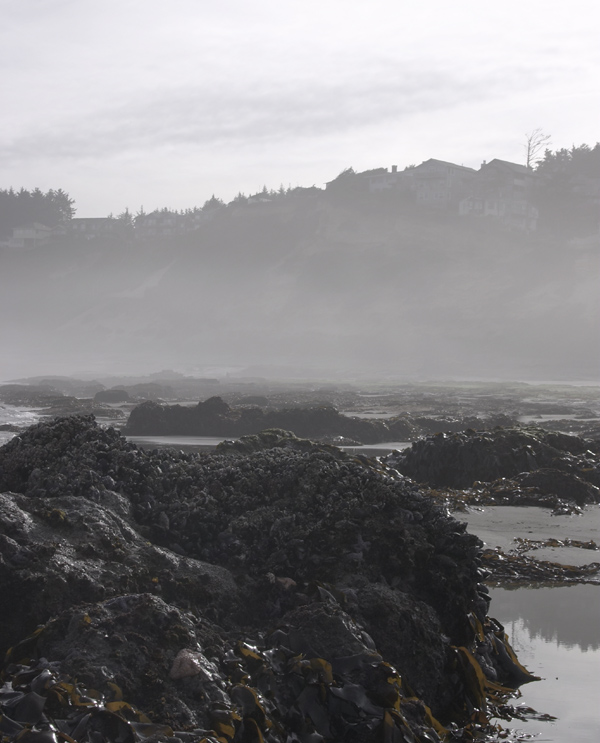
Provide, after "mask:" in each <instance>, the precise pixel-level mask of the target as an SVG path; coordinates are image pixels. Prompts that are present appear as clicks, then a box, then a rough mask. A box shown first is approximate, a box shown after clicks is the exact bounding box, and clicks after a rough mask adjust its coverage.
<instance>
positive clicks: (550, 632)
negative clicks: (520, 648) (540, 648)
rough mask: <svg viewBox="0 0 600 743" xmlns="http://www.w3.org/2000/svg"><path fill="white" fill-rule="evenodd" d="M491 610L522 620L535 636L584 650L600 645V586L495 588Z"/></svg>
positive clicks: (563, 645)
mask: <svg viewBox="0 0 600 743" xmlns="http://www.w3.org/2000/svg"><path fill="white" fill-rule="evenodd" d="M493 596H494V599H493V603H492V608H491V614H492V615H493V616H495V617H496V618H497V619H498V620H499V621H501V622H502V619H501V616H504V617H509V618H510V621H511V622H514V621H516V620H521V621H522V623H523V627H524V628H525V629H526V630H527V632H528V633H529V634H530V636H531V637H532V638H534V639H535V638H541V639H542V640H544V641H546V642H554V643H556V644H557V645H561V646H562V647H565V648H574V647H579V648H580V649H581V650H582V651H583V652H586V651H588V650H598V649H599V648H600V621H599V619H600V587H599V586H596V585H593V586H592V585H583V586H561V587H550V588H549V587H532V588H527V589H523V588H517V589H510V588H505V589H495V590H494V592H493Z"/></svg>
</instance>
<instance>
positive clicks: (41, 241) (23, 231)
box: [6, 222, 53, 249]
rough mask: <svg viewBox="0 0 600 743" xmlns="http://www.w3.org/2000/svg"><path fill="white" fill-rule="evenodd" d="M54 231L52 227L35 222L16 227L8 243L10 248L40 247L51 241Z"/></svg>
mask: <svg viewBox="0 0 600 743" xmlns="http://www.w3.org/2000/svg"><path fill="white" fill-rule="evenodd" d="M52 233H53V230H52V228H51V227H47V226H46V225H45V224H40V223H39V222H34V223H33V224H29V225H24V226H22V227H15V228H14V229H13V231H12V236H11V237H10V238H9V239H8V241H7V243H6V244H7V246H8V247H9V248H17V249H22V248H38V247H40V246H42V245H46V243H48V242H49V241H50V238H51V237H52Z"/></svg>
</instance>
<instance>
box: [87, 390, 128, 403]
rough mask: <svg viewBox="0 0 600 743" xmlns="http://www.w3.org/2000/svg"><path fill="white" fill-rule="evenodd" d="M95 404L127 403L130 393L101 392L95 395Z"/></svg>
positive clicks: (118, 391) (116, 391) (117, 391)
mask: <svg viewBox="0 0 600 743" xmlns="http://www.w3.org/2000/svg"><path fill="white" fill-rule="evenodd" d="M94 400H95V402H109V403H110V402H112V403H115V402H127V401H128V400H129V392H127V391H126V390H118V389H117V390H100V391H99V392H96V394H95V395H94Z"/></svg>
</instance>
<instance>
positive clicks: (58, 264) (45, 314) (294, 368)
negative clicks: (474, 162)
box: [0, 197, 600, 380]
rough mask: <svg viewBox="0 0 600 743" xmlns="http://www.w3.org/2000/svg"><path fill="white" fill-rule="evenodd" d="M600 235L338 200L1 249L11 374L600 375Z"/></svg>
mask: <svg viewBox="0 0 600 743" xmlns="http://www.w3.org/2000/svg"><path fill="white" fill-rule="evenodd" d="M599 245H600V239H599V238H598V237H597V236H596V237H591V238H589V239H587V240H573V239H567V238H564V239H561V240H559V239H557V238H554V237H549V236H548V235H545V236H544V235H536V234H519V233H518V232H510V231H507V230H505V229H504V230H503V229H501V228H499V227H496V226H494V225H490V224H487V223H484V222H477V221H469V220H461V219H460V218H459V217H456V216H454V215H443V214H435V213H433V214H432V213H429V214H426V215H423V214H420V213H412V212H410V211H406V210H404V212H399V210H398V209H397V208H389V207H388V208H385V207H382V206H381V205H379V206H378V207H377V209H375V208H374V207H373V205H372V204H369V203H364V204H362V205H360V204H358V205H357V204H354V208H353V209H350V208H349V205H347V204H341V205H340V204H335V203H333V204H332V203H331V202H328V201H327V200H326V199H325V198H324V197H320V198H317V199H315V200H313V201H311V202H310V203H308V204H306V203H301V204H297V203H294V202H293V200H291V199H290V200H289V202H288V203H286V206H285V209H282V208H279V209H277V208H270V207H268V206H267V207H262V208H261V209H260V210H259V211H253V210H252V209H251V208H250V207H246V208H243V207H237V208H234V207H232V206H229V207H227V208H226V209H223V210H222V212H221V213H220V214H219V215H218V216H217V217H216V218H214V219H213V220H212V221H211V222H210V223H208V224H205V225H203V226H202V227H201V228H200V229H198V230H196V231H194V232H192V233H189V234H187V235H180V236H176V237H165V238H154V239H145V240H130V241H121V240H112V241H108V240H91V241H86V240H81V239H80V240H79V241H78V240H73V239H72V238H70V239H64V240H62V241H60V240H59V241H54V242H52V243H49V244H47V245H45V246H42V247H39V248H35V249H29V250H21V251H17V250H9V249H7V248H0V251H1V253H0V260H1V263H2V271H1V272H0V313H1V317H2V318H3V319H2V323H1V324H0V348H1V349H2V367H1V374H0V376H2V377H3V378H4V379H7V378H10V377H16V376H20V375H21V376H22V375H34V374H73V373H81V372H85V371H87V372H90V373H92V374H93V373H145V372H148V371H154V370H157V369H164V368H173V369H176V370H180V371H184V372H186V373H189V372H190V370H193V369H204V368H208V367H210V366H216V367H221V368H225V367H232V368H236V369H242V370H243V369H245V368H252V367H254V368H257V367H260V368H261V369H263V370H265V369H266V370H268V369H272V370H275V374H273V376H276V375H277V373H280V374H283V375H288V376H311V375H312V376H321V377H323V376H329V377H347V376H352V375H355V374H369V375H373V376H385V375H392V376H395V377H405V378H451V377H454V378H492V379H502V378H504V379H506V378H513V379H515V378H521V379H557V380H560V379H563V380H578V379H582V380H586V379H589V380H594V379H596V378H597V370H598V368H600V365H599V360H600V359H599V357H600V354H599V349H598V343H597V341H596V340H595V338H597V337H598V336H597V331H598V317H599V313H598V293H597V275H596V270H595V268H596V266H597V256H598V249H599Z"/></svg>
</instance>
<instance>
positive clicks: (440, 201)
mask: <svg viewBox="0 0 600 743" xmlns="http://www.w3.org/2000/svg"><path fill="white" fill-rule="evenodd" d="M476 174H477V171H476V170H474V169H473V168H467V167H465V166H464V165H456V164H455V163H449V162H446V161H445V160H435V159H433V158H431V159H429V160H425V161H424V162H422V163H421V164H420V165H417V166H416V167H414V168H412V169H411V173H410V177H411V179H412V181H411V189H412V190H413V191H414V194H415V201H416V203H417V204H419V205H420V206H425V207H429V208H433V209H445V210H451V211H454V210H456V209H458V204H459V203H460V201H461V199H463V198H464V197H465V196H467V194H468V193H469V192H470V190H471V186H472V183H473V181H474V179H475V176H476Z"/></svg>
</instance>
